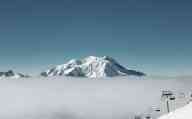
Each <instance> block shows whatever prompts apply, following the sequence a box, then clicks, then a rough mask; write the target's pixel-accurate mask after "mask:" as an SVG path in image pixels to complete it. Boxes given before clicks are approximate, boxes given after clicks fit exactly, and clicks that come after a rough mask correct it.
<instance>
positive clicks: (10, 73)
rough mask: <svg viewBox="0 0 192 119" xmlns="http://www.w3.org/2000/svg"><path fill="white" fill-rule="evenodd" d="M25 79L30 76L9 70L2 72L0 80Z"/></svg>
mask: <svg viewBox="0 0 192 119" xmlns="http://www.w3.org/2000/svg"><path fill="white" fill-rule="evenodd" d="M25 77H29V76H27V75H24V74H21V73H15V72H13V71H12V70H9V71H7V72H0V78H25Z"/></svg>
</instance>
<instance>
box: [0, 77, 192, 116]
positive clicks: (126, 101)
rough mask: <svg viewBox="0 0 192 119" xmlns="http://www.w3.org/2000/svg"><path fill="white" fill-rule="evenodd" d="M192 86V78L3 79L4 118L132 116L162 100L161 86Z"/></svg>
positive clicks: (0, 102)
mask: <svg viewBox="0 0 192 119" xmlns="http://www.w3.org/2000/svg"><path fill="white" fill-rule="evenodd" d="M66 79H70V80H66ZM191 87H192V80H151V79H149V80H133V79H129V80H115V79H114V80H108V79H106V80H87V79H85V78H82V79H75V78H74V79H71V78H61V77H60V78H49V79H48V78H43V79H40V78H35V79H31V78H29V79H26V80H24V79H10V80H0V119H129V117H131V116H133V114H135V113H140V112H144V111H146V110H147V108H148V107H151V106H153V105H157V104H159V100H160V95H161V90H163V89H171V90H173V91H180V92H184V91H190V88H191Z"/></svg>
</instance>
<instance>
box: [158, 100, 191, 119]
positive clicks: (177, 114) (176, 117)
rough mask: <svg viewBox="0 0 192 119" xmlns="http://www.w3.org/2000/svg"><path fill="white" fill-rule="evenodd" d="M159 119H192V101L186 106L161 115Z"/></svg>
mask: <svg viewBox="0 0 192 119" xmlns="http://www.w3.org/2000/svg"><path fill="white" fill-rule="evenodd" d="M159 119H192V102H191V103H190V104H188V105H186V106H185V107H182V108H180V109H177V110H176V111H174V112H171V113H169V114H167V115H164V116H162V117H160V118H159Z"/></svg>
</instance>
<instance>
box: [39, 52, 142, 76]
mask: <svg viewBox="0 0 192 119" xmlns="http://www.w3.org/2000/svg"><path fill="white" fill-rule="evenodd" d="M41 75H42V76H62V75H65V76H76V77H78V76H81V77H82V76H83V77H88V78H102V77H113V76H127V75H134V76H144V75H145V74H144V73H142V72H138V71H135V70H128V69H126V68H125V67H123V66H122V65H120V64H119V63H118V62H117V61H116V60H115V59H113V58H112V57H110V56H103V57H96V56H88V57H85V58H83V59H80V60H77V59H72V60H70V61H69V62H67V63H66V64H62V65H58V66H55V67H54V68H51V69H49V70H47V71H45V72H42V73H41Z"/></svg>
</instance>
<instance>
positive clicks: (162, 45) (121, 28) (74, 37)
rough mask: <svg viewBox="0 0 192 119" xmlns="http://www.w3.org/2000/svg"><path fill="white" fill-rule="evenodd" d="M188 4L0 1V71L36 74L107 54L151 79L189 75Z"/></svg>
mask: <svg viewBox="0 0 192 119" xmlns="http://www.w3.org/2000/svg"><path fill="white" fill-rule="evenodd" d="M191 6H192V2H191V0H0V70H1V71H5V70H8V69H14V70H16V71H19V72H24V73H33V74H38V73H39V72H40V71H43V70H45V69H47V68H48V67H49V66H53V65H56V64H62V63H65V62H66V61H67V60H69V59H71V58H82V57H85V56H89V55H96V56H103V55H109V56H112V57H114V58H115V59H117V60H118V61H119V62H120V63H121V64H123V65H125V66H127V67H130V68H133V69H138V70H141V71H143V72H146V73H147V74H151V75H191V72H192V7H191Z"/></svg>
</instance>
